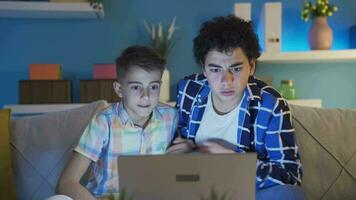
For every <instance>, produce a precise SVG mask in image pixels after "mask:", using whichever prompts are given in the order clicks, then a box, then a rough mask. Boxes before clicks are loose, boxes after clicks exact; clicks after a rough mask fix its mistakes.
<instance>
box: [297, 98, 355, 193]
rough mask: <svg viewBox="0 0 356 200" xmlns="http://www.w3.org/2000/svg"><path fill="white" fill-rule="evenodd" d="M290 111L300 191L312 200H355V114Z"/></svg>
mask: <svg viewBox="0 0 356 200" xmlns="http://www.w3.org/2000/svg"><path fill="white" fill-rule="evenodd" d="M291 110H292V113H293V125H294V126H295V130H296V139H297V143H298V145H299V150H300V155H301V159H302V164H303V171H304V175H303V182H302V187H303V188H304V189H305V190H306V191H307V192H308V193H309V194H310V195H311V196H312V198H313V199H356V189H355V188H356V155H355V154H356V153H355V152H356V111H354V110H341V109H320V108H310V107H302V106H293V105H291Z"/></svg>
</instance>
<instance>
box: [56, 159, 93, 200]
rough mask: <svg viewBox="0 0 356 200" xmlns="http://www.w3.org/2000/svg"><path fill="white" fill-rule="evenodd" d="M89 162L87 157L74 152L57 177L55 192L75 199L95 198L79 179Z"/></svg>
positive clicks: (89, 199)
mask: <svg viewBox="0 0 356 200" xmlns="http://www.w3.org/2000/svg"><path fill="white" fill-rule="evenodd" d="M90 163H91V160H90V159H89V158H87V157H85V156H83V155H82V154H80V153H77V152H74V153H73V156H72V158H71V160H70V161H69V163H68V164H67V166H66V168H65V169H64V171H63V172H62V174H61V176H60V178H59V181H58V184H57V188H56V192H57V193H58V194H64V195H67V196H69V197H71V198H73V199H75V200H81V199H83V200H84V199H85V200H95V199H96V198H95V197H94V196H93V195H92V194H91V193H90V192H89V191H88V190H87V189H86V188H85V187H84V186H82V185H81V184H80V179H81V178H82V176H83V174H84V173H85V171H86V170H87V169H88V167H89V165H90Z"/></svg>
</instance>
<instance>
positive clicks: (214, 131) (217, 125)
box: [195, 92, 242, 145]
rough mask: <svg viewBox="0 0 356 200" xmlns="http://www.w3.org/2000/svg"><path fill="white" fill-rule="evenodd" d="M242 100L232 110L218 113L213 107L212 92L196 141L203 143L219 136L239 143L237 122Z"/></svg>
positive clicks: (235, 143)
mask: <svg viewBox="0 0 356 200" xmlns="http://www.w3.org/2000/svg"><path fill="white" fill-rule="evenodd" d="M241 102H242V99H241V101H240V103H239V105H238V106H236V108H234V109H233V110H232V111H231V112H229V113H227V114H224V115H218V114H217V113H216V112H215V110H214V108H213V103H212V100H211V92H210V94H209V96H208V102H207V104H206V108H205V111H204V115H203V118H202V120H201V122H200V126H199V129H198V132H197V134H196V137H195V142H196V143H197V144H201V143H203V142H205V141H206V140H208V139H212V138H218V139H223V140H225V141H227V142H229V143H231V144H234V145H237V122H238V120H239V110H240V107H241Z"/></svg>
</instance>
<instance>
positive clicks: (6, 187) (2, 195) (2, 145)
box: [0, 109, 16, 200]
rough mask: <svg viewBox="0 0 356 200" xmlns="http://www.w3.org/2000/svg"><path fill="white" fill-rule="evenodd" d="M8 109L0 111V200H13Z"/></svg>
mask: <svg viewBox="0 0 356 200" xmlns="http://www.w3.org/2000/svg"><path fill="white" fill-rule="evenodd" d="M10 113H11V110H10V109H4V110H0V174H1V176H0V199H9V200H15V199H16V198H15V187H14V181H13V178H12V168H11V151H10Z"/></svg>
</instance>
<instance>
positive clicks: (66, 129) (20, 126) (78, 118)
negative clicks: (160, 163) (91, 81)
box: [11, 101, 107, 200]
mask: <svg viewBox="0 0 356 200" xmlns="http://www.w3.org/2000/svg"><path fill="white" fill-rule="evenodd" d="M106 106H107V103H106V101H99V102H93V103H91V104H88V105H85V106H83V107H80V108H77V109H72V110H68V111H61V112H53V113H48V114H43V115H36V116H29V117H19V118H15V119H13V120H12V140H11V141H12V142H11V143H12V147H13V149H12V152H13V167H14V176H15V184H16V193H17V197H18V199H26V200H27V199H44V198H46V197H48V196H51V195H53V194H55V187H56V184H57V181H58V178H59V175H60V174H61V172H62V170H63V168H64V166H65V164H66V162H67V161H68V159H69V158H70V157H71V154H72V150H73V148H74V146H75V145H76V144H77V142H78V139H79V137H80V136H81V134H82V133H83V131H84V128H85V127H86V125H87V124H88V122H89V120H90V118H91V117H92V116H93V115H94V113H96V112H98V111H99V110H101V109H104V107H106Z"/></svg>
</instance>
